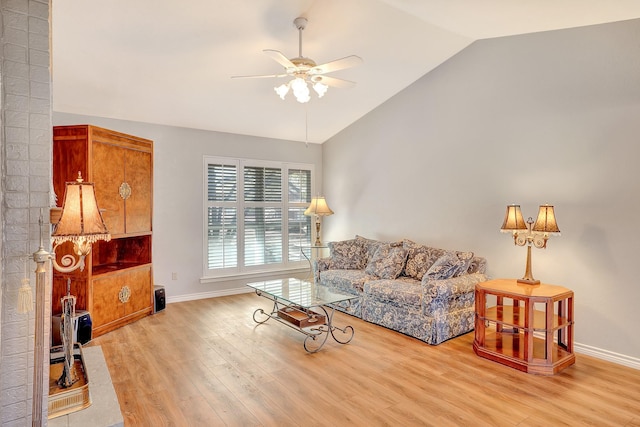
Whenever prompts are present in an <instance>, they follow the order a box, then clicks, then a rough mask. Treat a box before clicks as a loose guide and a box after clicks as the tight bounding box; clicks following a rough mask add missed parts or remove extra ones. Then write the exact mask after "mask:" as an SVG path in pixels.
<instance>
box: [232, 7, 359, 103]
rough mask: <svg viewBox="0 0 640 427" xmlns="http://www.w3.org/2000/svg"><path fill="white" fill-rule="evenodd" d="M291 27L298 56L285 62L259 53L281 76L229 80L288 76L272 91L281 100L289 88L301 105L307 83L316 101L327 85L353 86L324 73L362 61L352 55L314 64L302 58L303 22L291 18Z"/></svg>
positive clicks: (279, 56) (279, 54) (274, 53)
mask: <svg viewBox="0 0 640 427" xmlns="http://www.w3.org/2000/svg"><path fill="white" fill-rule="evenodd" d="M293 24H294V25H295V26H296V28H297V29H298V56H297V57H296V58H291V59H288V58H287V57H286V56H284V55H283V54H282V52H280V51H278V50H273V49H265V50H263V52H264V53H266V54H267V55H268V56H269V57H270V58H271V59H273V60H274V61H276V62H277V63H278V64H280V65H282V66H283V67H284V71H285V72H284V74H267V75H253V76H232V77H231V78H233V79H241V78H245V79H247V78H248V79H255V78H282V77H291V78H292V80H290V81H289V82H288V83H283V84H281V85H280V86H276V87H275V88H274V89H275V91H276V93H277V94H278V95H279V96H280V98H282V99H284V98H285V96H286V95H287V93H288V92H289V90H290V89H291V90H293V94H294V96H295V97H296V100H297V101H298V102H301V103H305V102H309V100H310V99H311V96H310V91H309V86H308V83H310V84H311V86H312V87H313V89H314V90H315V92H316V93H317V94H318V97H319V98H322V96H323V95H324V94H325V93H326V92H327V89H328V87H329V86H331V87H338V88H346V87H352V86H354V85H355V83H354V82H351V81H349V80H343V79H339V78H336V77H330V76H326V75H325V74H328V73H332V72H334V71H338V70H344V69H345V68H351V67H355V66H356V65H359V64H361V63H362V58H360V57H359V56H356V55H350V56H346V57H344V58H341V59H336V60H335V61H331V62H327V63H324V64H320V65H317V64H316V62H315V61H314V60H313V59H311V58H305V57H304V56H302V30H304V29H305V27H306V26H307V19H306V18H302V17H299V18H296V19H294V21H293Z"/></svg>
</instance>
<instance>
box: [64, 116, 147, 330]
mask: <svg viewBox="0 0 640 427" xmlns="http://www.w3.org/2000/svg"><path fill="white" fill-rule="evenodd" d="M78 172H80V173H81V174H82V178H83V179H84V181H86V182H93V183H94V184H95V192H96V199H97V201H98V207H99V208H100V211H101V212H102V217H103V218H104V221H105V224H106V225H107V229H108V230H109V233H111V240H110V241H109V242H105V241H98V242H97V243H95V244H94V245H93V248H92V251H91V255H90V256H88V257H87V259H86V260H85V268H84V270H83V271H80V270H76V271H74V272H73V273H68V274H63V273H60V272H58V271H56V270H54V273H53V290H52V291H53V295H52V314H58V313H60V312H61V304H60V298H61V297H63V296H64V295H66V294H67V284H68V280H69V279H70V280H71V281H70V291H71V295H74V296H75V297H76V310H87V311H88V312H89V313H90V315H91V320H92V322H93V337H97V336H100V335H102V334H104V333H106V332H109V331H111V330H113V329H116V328H118V327H120V326H123V325H125V324H127V323H130V322H133V321H135V320H138V319H140V318H142V317H144V316H147V315H149V314H151V313H152V312H153V274H152V257H151V237H152V224H151V219H152V206H153V141H151V140H148V139H143V138H138V137H136V136H131V135H126V134H123V133H120V132H115V131H112V130H108V129H103V128H100V127H97V126H91V125H78V126H55V127H54V128H53V185H54V191H55V193H56V196H57V200H58V206H59V207H60V206H61V205H62V201H63V197H64V190H65V183H66V182H68V181H74V180H75V179H76V178H77V177H78ZM72 251H73V247H72V245H71V244H70V243H66V244H65V245H63V246H61V247H60V248H58V251H57V253H56V256H57V257H58V261H60V258H61V256H62V255H64V254H65V253H71V252H72Z"/></svg>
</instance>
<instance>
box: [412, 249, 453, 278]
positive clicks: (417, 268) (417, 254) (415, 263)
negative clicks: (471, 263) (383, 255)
mask: <svg viewBox="0 0 640 427" xmlns="http://www.w3.org/2000/svg"><path fill="white" fill-rule="evenodd" d="M445 252H446V251H445V250H444V249H437V248H431V247H428V246H424V245H412V246H411V247H410V248H409V254H408V256H407V265H406V266H405V268H404V275H405V276H407V277H412V278H414V279H416V280H421V279H422V277H423V276H424V275H425V273H426V272H427V271H428V270H429V268H430V267H431V266H432V265H433V263H434V262H436V260H437V259H438V258H440V257H441V256H442V255H443V254H444V253H445Z"/></svg>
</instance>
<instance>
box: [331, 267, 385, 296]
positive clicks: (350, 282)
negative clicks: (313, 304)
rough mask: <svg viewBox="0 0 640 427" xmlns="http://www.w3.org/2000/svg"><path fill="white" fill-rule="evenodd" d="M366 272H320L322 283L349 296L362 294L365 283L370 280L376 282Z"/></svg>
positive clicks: (374, 278) (373, 277)
mask: <svg viewBox="0 0 640 427" xmlns="http://www.w3.org/2000/svg"><path fill="white" fill-rule="evenodd" d="M376 279H377V277H375V276H370V275H368V274H367V273H365V272H364V270H325V271H321V272H320V282H321V283H322V284H323V285H325V286H328V287H329V288H331V289H335V290H337V291H342V292H345V293H347V294H357V295H360V294H362V289H363V287H364V283H365V282H366V281H368V280H376Z"/></svg>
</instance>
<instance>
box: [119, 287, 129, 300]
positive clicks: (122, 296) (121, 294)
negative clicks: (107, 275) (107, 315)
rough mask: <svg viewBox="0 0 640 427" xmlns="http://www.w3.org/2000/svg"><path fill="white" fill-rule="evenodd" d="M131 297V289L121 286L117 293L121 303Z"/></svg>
mask: <svg viewBox="0 0 640 427" xmlns="http://www.w3.org/2000/svg"><path fill="white" fill-rule="evenodd" d="M129 298H131V289H129V287H128V286H123V287H122V289H120V292H119V293H118V299H119V300H120V302H121V303H123V304H125V303H126V302H128V301H129Z"/></svg>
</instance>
